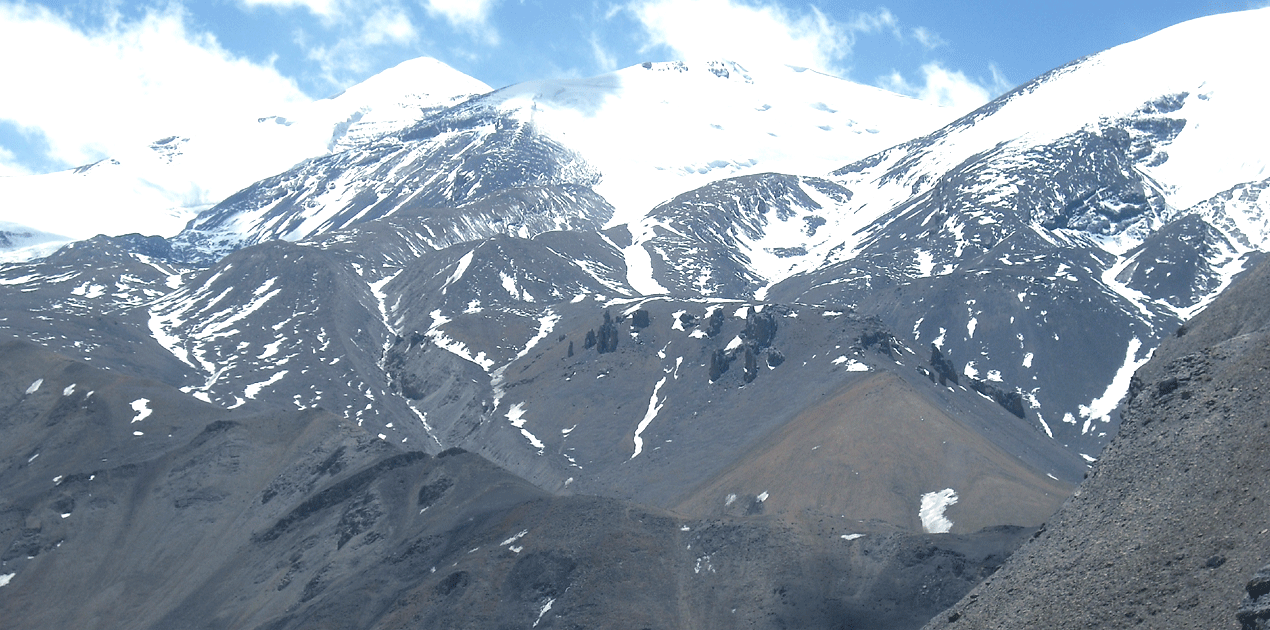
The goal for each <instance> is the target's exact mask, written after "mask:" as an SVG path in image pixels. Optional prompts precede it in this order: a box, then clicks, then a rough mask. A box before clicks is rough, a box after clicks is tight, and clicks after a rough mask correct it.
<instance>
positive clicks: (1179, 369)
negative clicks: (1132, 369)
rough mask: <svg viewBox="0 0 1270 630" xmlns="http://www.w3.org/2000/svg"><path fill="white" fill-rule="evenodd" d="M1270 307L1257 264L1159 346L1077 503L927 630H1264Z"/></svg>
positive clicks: (1267, 271)
mask: <svg viewBox="0 0 1270 630" xmlns="http://www.w3.org/2000/svg"><path fill="white" fill-rule="evenodd" d="M1268 295H1270V265H1267V264H1261V265H1259V266H1257V267H1256V268H1255V269H1253V270H1252V271H1250V272H1249V273H1248V274H1247V275H1246V277H1244V278H1243V279H1242V280H1241V281H1237V283H1236V284H1235V285H1234V286H1232V287H1231V290H1230V291H1229V292H1228V293H1227V294H1225V295H1223V296H1222V297H1221V298H1219V299H1218V300H1217V301H1216V302H1215V303H1214V304H1213V305H1212V306H1211V307H1210V308H1209V309H1208V310H1206V311H1205V312H1203V313H1201V314H1200V315H1198V316H1197V317H1195V319H1193V320H1192V321H1191V322H1190V323H1188V324H1187V325H1186V326H1185V327H1183V328H1180V329H1179V330H1178V331H1177V333H1176V334H1175V335H1174V336H1173V337H1171V338H1169V339H1167V340H1165V341H1164V342H1163V343H1162V344H1161V346H1160V348H1159V349H1158V350H1157V351H1156V354H1155V356H1154V357H1153V358H1152V360H1151V361H1150V362H1148V363H1147V364H1146V365H1145V366H1143V368H1142V369H1141V370H1139V371H1138V373H1137V374H1136V376H1135V377H1134V380H1133V385H1132V386H1131V388H1130V393H1129V398H1128V401H1127V404H1126V405H1125V413H1124V424H1123V425H1122V428H1121V432H1120V434H1119V435H1118V436H1117V437H1116V438H1115V440H1113V441H1112V443H1111V444H1110V445H1109V447H1108V448H1107V449H1106V451H1104V453H1103V457H1102V459H1101V460H1100V461H1099V462H1098V463H1097V464H1095V466H1094V467H1093V468H1092V469H1091V470H1090V472H1089V476H1088V478H1087V479H1086V480H1085V481H1084V482H1083V483H1082V484H1081V486H1080V488H1079V489H1078V490H1077V491H1076V493H1075V496H1073V497H1072V498H1071V499H1070V500H1069V501H1068V502H1067V503H1066V504H1065V505H1064V506H1063V508H1062V509H1061V510H1060V511H1059V512H1058V513H1057V514H1055V515H1054V517H1053V518H1052V519H1050V521H1049V522H1048V523H1047V525H1046V526H1045V527H1044V528H1043V529H1042V530H1041V531H1040V532H1039V533H1038V534H1037V535H1036V536H1035V537H1034V538H1033V539H1032V540H1031V541H1030V542H1029V543H1027V544H1026V545H1025V546H1024V547H1022V548H1021V549H1020V550H1019V551H1018V552H1017V553H1016V554H1015V555H1014V556H1013V557H1012V558H1011V559H1010V560H1009V562H1007V563H1006V565H1005V566H1004V567H1003V568H1002V569H1001V571H1000V572H998V573H997V574H996V575H994V576H992V578H991V579H990V580H988V581H986V582H984V583H983V584H982V585H981V586H980V587H979V588H977V589H975V590H974V591H973V592H971V593H970V594H969V595H967V596H966V597H965V598H964V599H962V601H961V602H959V603H958V604H957V605H955V606H953V607H952V608H950V609H949V610H947V611H946V612H944V613H942V614H940V615H939V616H937V617H936V618H935V619H934V620H933V621H932V622H931V623H930V624H928V625H927V626H926V627H927V628H928V629H934V628H1026V627H1047V628H1077V627H1080V628H1086V627H1100V628H1118V627H1152V628H1238V627H1241V623H1242V624H1243V627H1261V626H1257V625H1255V624H1257V623H1261V624H1263V625H1264V624H1265V623H1266V622H1265V620H1264V619H1260V618H1259V616H1258V613H1257V610H1259V609H1258V607H1257V606H1256V602H1257V599H1258V597H1259V596H1260V595H1261V593H1260V590H1259V589H1258V588H1257V585H1258V584H1259V582H1258V581H1257V579H1256V578H1255V577H1254V574H1256V575H1260V574H1258V573H1257V572H1258V569H1259V568H1261V567H1263V566H1264V565H1265V564H1266V561H1267V559H1270V508H1268V505H1270V456H1268V455H1267V454H1268V453H1270V411H1268V410H1267V403H1268V402H1270V400H1267V398H1268V396H1267V394H1270V301H1267V299H1266V298H1267V296H1268ZM1250 580H1252V581H1251V582H1250ZM1263 581H1264V580H1263ZM1245 597H1247V601H1245ZM1241 604H1242V605H1243V611H1240V607H1241ZM1262 608H1264V607H1262ZM1237 611H1240V614H1239V619H1238V620H1237V619H1236V613H1237ZM1248 624H1254V625H1248Z"/></svg>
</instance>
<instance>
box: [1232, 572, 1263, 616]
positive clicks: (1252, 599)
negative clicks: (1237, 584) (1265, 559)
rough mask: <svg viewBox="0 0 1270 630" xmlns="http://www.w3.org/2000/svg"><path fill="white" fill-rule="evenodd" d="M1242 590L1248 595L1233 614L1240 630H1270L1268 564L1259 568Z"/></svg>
mask: <svg viewBox="0 0 1270 630" xmlns="http://www.w3.org/2000/svg"><path fill="white" fill-rule="evenodd" d="M1244 590H1246V591H1247V592H1248V594H1247V595H1246V596H1245V597H1244V601H1243V604H1242V605H1240V606H1239V612H1237V613H1235V618H1236V619H1238V620H1239V627H1240V630H1270V564H1267V565H1266V566H1264V567H1261V569H1260V570H1259V571H1257V573H1256V574H1254V575H1253V576H1252V579H1251V580H1248V585H1247V586H1245V587H1244Z"/></svg>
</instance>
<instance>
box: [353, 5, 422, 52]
mask: <svg viewBox="0 0 1270 630" xmlns="http://www.w3.org/2000/svg"><path fill="white" fill-rule="evenodd" d="M418 37H419V33H418V31H416V30H415V26H414V24H413V23H411V22H410V16H409V15H406V13H405V12H403V11H401V10H399V9H398V10H388V9H380V10H379V11H377V12H375V14H374V15H372V16H371V17H370V18H368V19H367V20H366V22H365V24H363V25H362V37H361V40H362V43H363V44H365V45H367V46H378V45H381V44H389V43H391V44H409V43H410V42H412V41H414V40H415V39H417V38H418Z"/></svg>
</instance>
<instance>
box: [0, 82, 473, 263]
mask: <svg viewBox="0 0 1270 630" xmlns="http://www.w3.org/2000/svg"><path fill="white" fill-rule="evenodd" d="M488 91H489V87H488V86H486V85H485V84H484V83H482V82H480V81H477V80H476V79H473V78H471V77H468V76H466V75H464V74H462V73H460V72H458V71H457V70H454V69H453V68H450V67H449V66H447V65H445V64H443V63H441V62H439V61H437V60H435V59H430V58H419V59H413V60H410V61H406V62H404V63H402V64H400V65H398V66H396V67H394V68H390V69H388V70H385V71H384V72H383V73H381V74H379V75H376V76H374V77H371V78H370V79H367V80H366V81H364V82H363V83H361V84H358V85H356V86H353V87H352V88H349V89H348V90H346V91H345V92H343V93H342V94H340V95H337V96H335V97H333V98H329V99H322V100H318V101H313V102H310V103H305V104H302V105H299V106H297V107H296V108H295V111H280V112H262V113H261V115H260V116H257V117H255V118H250V119H246V118H243V119H236V118H235V119H218V118H215V117H210V118H209V117H200V118H199V119H195V120H191V121H190V129H188V130H174V134H173V135H172V136H169V137H165V138H154V139H150V140H148V141H144V142H139V143H138V144H137V145H136V147H135V148H134V149H133V150H131V151H127V152H124V153H123V154H120V155H115V156H112V157H111V158H110V159H107V160H103V161H101V162H99V163H97V164H93V165H89V166H87V167H80V168H76V169H72V170H69V171H63V172H58V173H49V174H43V175H30V176H21V177H5V178H0V198H3V199H5V204H4V205H3V207H0V221H9V222H13V223H17V224H21V225H24V226H26V227H28V228H31V229H33V230H35V231H43V232H52V233H58V234H64V235H65V236H67V237H70V238H72V239H84V238H88V237H91V236H94V235H96V234H107V235H119V234H127V233H131V232H140V233H145V234H157V235H160V236H165V237H166V236H173V235H175V234H176V233H177V232H179V231H180V230H181V228H183V227H184V226H185V224H186V223H187V222H188V221H189V220H190V219H191V218H193V217H194V216H195V215H196V214H197V213H198V212H200V211H202V210H205V209H207V208H209V207H211V206H212V205H214V204H215V203H217V202H219V201H221V200H222V199H224V198H225V197H227V196H228V195H230V194H232V193H233V192H235V191H237V190H240V189H242V188H243V187H245V186H247V185H249V184H251V183H252V182H254V181H257V180H260V179H262V178H264V177H268V176H269V175H273V174H275V173H278V172H281V171H284V170H286V169H287V168H290V167H291V166H293V165H295V164H296V163H297V162H300V161H302V160H305V159H308V158H312V157H316V156H320V155H324V154H327V153H329V152H330V151H338V150H342V149H344V148H347V146H349V145H350V144H354V143H358V142H364V141H366V140H368V139H370V138H372V137H375V136H378V135H382V134H385V133H391V132H394V131H398V130H400V129H402V128H404V127H407V126H409V125H410V124H413V123H414V122H417V121H418V120H419V119H420V118H422V117H424V116H425V115H427V114H428V113H432V112H435V111H437V110H439V109H441V108H444V107H448V106H450V105H453V104H455V103H457V102H460V101H462V100H464V99H467V98H470V97H471V96H474V95H477V94H481V93H484V92H488ZM35 208H38V209H39V210H40V211H39V212H32V210H33V209H35Z"/></svg>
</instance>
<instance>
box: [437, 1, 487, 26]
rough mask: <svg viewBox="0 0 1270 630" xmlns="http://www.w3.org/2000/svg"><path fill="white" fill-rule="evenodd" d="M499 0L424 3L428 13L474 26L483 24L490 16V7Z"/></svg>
mask: <svg viewBox="0 0 1270 630" xmlns="http://www.w3.org/2000/svg"><path fill="white" fill-rule="evenodd" d="M496 1H497V0H427V1H426V2H425V4H424V7H423V8H425V9H427V10H428V13H429V14H431V15H433V16H436V17H443V18H445V20H446V21H447V22H449V23H450V24H452V25H454V26H457V27H463V28H474V27H479V26H483V25H484V24H485V20H487V19H488V18H489V12H490V9H493V8H494V3H495V2H496Z"/></svg>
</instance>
